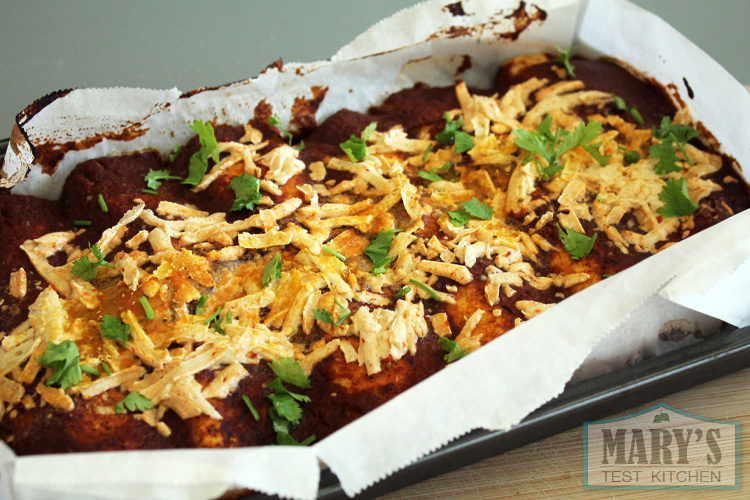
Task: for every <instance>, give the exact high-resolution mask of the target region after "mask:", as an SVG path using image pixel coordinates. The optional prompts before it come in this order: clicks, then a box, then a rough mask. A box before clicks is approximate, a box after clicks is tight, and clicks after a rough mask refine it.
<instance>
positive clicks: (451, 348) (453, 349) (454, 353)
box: [438, 337, 466, 363]
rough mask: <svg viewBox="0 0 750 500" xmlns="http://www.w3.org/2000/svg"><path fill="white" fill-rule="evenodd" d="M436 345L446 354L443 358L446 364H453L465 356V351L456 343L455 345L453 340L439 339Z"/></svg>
mask: <svg viewBox="0 0 750 500" xmlns="http://www.w3.org/2000/svg"><path fill="white" fill-rule="evenodd" d="M438 344H440V345H441V346H443V349H444V350H445V352H447V354H446V355H445V356H444V357H443V359H444V360H445V362H446V363H453V362H454V361H456V360H457V359H461V358H463V357H464V356H466V351H464V350H463V349H462V348H461V346H460V345H458V343H456V342H455V341H454V340H451V339H449V338H447V337H440V338H439V339H438Z"/></svg>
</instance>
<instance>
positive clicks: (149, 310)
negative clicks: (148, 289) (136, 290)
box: [138, 295, 156, 320]
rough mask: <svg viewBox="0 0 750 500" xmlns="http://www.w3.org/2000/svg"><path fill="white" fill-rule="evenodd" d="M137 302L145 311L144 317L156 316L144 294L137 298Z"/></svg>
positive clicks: (151, 317)
mask: <svg viewBox="0 0 750 500" xmlns="http://www.w3.org/2000/svg"><path fill="white" fill-rule="evenodd" d="M138 302H140V303H141V306H143V312H144V313H146V319H148V320H151V319H154V318H156V314H154V310H153V309H152V308H151V303H149V301H148V299H147V298H146V296H145V295H144V296H141V298H140V299H138Z"/></svg>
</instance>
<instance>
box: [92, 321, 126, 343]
mask: <svg viewBox="0 0 750 500" xmlns="http://www.w3.org/2000/svg"><path fill="white" fill-rule="evenodd" d="M99 329H100V330H101V334H102V336H103V337H107V338H108V339H112V340H116V341H119V342H120V344H122V347H125V344H126V343H127V342H128V340H129V339H130V325H126V324H125V323H123V322H122V321H121V320H120V318H116V317H115V316H111V315H109V314H105V315H104V317H103V318H102V321H101V322H100V323H99Z"/></svg>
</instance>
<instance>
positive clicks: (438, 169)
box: [434, 161, 451, 172]
mask: <svg viewBox="0 0 750 500" xmlns="http://www.w3.org/2000/svg"><path fill="white" fill-rule="evenodd" d="M450 168H451V162H449V161H446V162H445V163H443V164H442V165H441V166H440V168H436V169H435V170H434V171H435V172H442V171H443V170H450Z"/></svg>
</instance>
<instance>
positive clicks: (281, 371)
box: [270, 358, 310, 389]
mask: <svg viewBox="0 0 750 500" xmlns="http://www.w3.org/2000/svg"><path fill="white" fill-rule="evenodd" d="M270 366H271V370H273V372H274V373H275V374H276V376H277V377H279V378H280V379H281V380H282V381H284V382H287V383H289V384H292V385H296V386H297V387H299V388H300V389H309V388H310V379H308V378H307V375H305V370H303V369H302V367H301V366H300V364H299V361H297V360H296V359H294V358H279V359H274V360H273V361H271V363H270Z"/></svg>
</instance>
